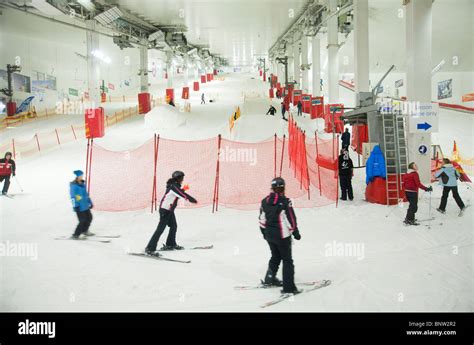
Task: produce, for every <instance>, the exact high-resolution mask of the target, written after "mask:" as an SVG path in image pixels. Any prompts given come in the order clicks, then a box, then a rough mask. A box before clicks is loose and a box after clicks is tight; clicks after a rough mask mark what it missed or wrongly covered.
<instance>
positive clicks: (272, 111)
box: [266, 106, 277, 115]
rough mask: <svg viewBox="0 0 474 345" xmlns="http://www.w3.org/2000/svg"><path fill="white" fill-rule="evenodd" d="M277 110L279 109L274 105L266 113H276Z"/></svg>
mask: <svg viewBox="0 0 474 345" xmlns="http://www.w3.org/2000/svg"><path fill="white" fill-rule="evenodd" d="M276 111H277V110H276V108H275V107H273V106H271V107H270V109H268V111H267V114H266V115H268V114H270V115H275V113H276Z"/></svg>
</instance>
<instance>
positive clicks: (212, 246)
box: [158, 244, 214, 252]
mask: <svg viewBox="0 0 474 345" xmlns="http://www.w3.org/2000/svg"><path fill="white" fill-rule="evenodd" d="M212 248H214V245H212V244H211V245H209V246H198V247H190V248H183V249H164V248H161V249H158V251H159V252H171V251H180V250H190V249H192V250H195V249H212Z"/></svg>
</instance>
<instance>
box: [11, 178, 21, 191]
mask: <svg viewBox="0 0 474 345" xmlns="http://www.w3.org/2000/svg"><path fill="white" fill-rule="evenodd" d="M13 177H14V178H15V181H16V183H17V185H18V187H20V190H21V192H22V193H23V188H21V184H20V182H18V179H17V178H16V176H13Z"/></svg>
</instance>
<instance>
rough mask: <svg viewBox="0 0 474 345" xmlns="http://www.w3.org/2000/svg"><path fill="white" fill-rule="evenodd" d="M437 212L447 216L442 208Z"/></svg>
mask: <svg viewBox="0 0 474 345" xmlns="http://www.w3.org/2000/svg"><path fill="white" fill-rule="evenodd" d="M436 211H438V212H439V213H441V214H445V213H446V211H445V210H442V209H440V208H437V209H436Z"/></svg>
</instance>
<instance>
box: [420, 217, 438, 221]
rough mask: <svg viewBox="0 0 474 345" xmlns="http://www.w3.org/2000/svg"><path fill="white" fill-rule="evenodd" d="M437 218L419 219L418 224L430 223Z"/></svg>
mask: <svg viewBox="0 0 474 345" xmlns="http://www.w3.org/2000/svg"><path fill="white" fill-rule="evenodd" d="M435 219H436V218H435V217H431V218H428V219H417V220H416V222H429V221H432V220H435Z"/></svg>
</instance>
